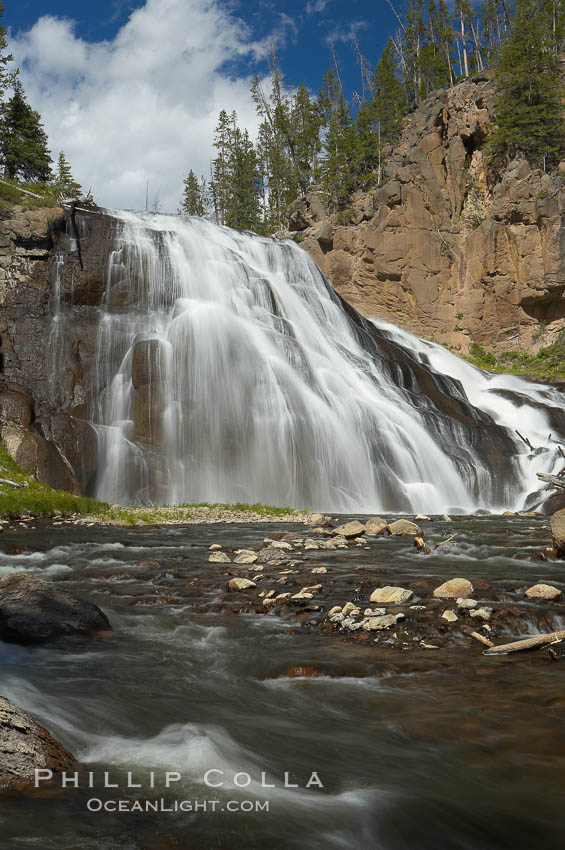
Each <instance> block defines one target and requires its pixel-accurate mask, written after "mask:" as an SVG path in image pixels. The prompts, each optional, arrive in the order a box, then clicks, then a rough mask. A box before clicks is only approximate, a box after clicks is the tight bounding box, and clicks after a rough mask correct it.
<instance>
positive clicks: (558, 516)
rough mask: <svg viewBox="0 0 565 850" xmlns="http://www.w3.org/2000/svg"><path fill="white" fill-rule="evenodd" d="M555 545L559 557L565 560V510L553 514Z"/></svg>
mask: <svg viewBox="0 0 565 850" xmlns="http://www.w3.org/2000/svg"><path fill="white" fill-rule="evenodd" d="M550 524H551V534H552V536H553V545H554V547H555V548H556V549H557V553H558V557H559V558H565V508H561V510H560V511H557V512H556V513H554V514H553V516H552V517H551V520H550Z"/></svg>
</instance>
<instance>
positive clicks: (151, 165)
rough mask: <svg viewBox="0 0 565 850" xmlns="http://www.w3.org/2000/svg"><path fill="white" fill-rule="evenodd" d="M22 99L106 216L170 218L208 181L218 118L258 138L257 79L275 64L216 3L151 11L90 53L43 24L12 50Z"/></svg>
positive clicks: (154, 1) (163, 4)
mask: <svg viewBox="0 0 565 850" xmlns="http://www.w3.org/2000/svg"><path fill="white" fill-rule="evenodd" d="M10 50H11V52H12V53H13V54H14V58H15V61H16V63H17V65H19V67H20V69H21V76H20V78H21V81H22V84H23V86H24V89H25V92H26V96H27V98H28V100H29V102H30V103H31V105H32V106H33V108H34V109H37V110H38V111H39V112H40V113H41V116H42V119H43V123H44V126H45V129H46V131H47V133H48V135H49V141H50V145H51V151H52V155H53V159H55V158H56V156H57V154H58V152H59V151H60V150H63V151H64V152H65V154H66V156H67V159H68V160H69V161H70V163H71V166H72V169H73V173H74V176H75V177H76V179H77V180H79V181H80V182H81V183H82V185H83V187H84V188H85V189H87V188H89V187H91V188H92V191H93V194H94V196H95V198H96V200H97V201H98V203H100V204H104V205H106V206H113V207H126V208H137V209H139V208H141V207H143V206H144V204H145V189H146V181H147V180H148V179H149V180H150V201H153V200H154V198H155V195H156V193H157V192H158V193H159V199H160V201H161V204H162V207H163V208H164V209H165V210H166V211H169V212H174V211H175V210H176V208H177V206H178V203H179V200H180V195H181V192H182V180H183V179H184V177H185V176H186V174H187V172H188V169H189V168H193V169H194V171H195V172H196V173H197V174H198V175H200V174H201V173H202V174H206V175H207V174H208V170H209V164H210V152H211V143H212V138H213V132H214V127H215V125H216V122H217V117H218V113H219V111H220V110H221V109H223V108H225V109H227V110H228V111H230V112H231V110H233V109H235V110H236V112H237V113H238V116H239V118H240V122H241V124H242V125H243V126H247V127H248V128H249V129H250V131H251V132H254V130H255V129H256V125H257V118H256V115H255V110H254V106H253V103H252V101H251V97H250V93H249V86H250V79H249V77H248V76H247V75H246V74H243V72H242V70H241V68H242V67H246V68H249V67H251V64H252V63H253V62H254V61H255V60H257V59H260V58H261V57H263V56H265V55H266V53H268V50H269V46H268V44H267V43H266V42H257V41H254V40H253V37H252V35H251V33H250V31H249V29H248V28H247V26H246V24H245V23H244V22H243V21H242V20H240V19H238V18H237V17H235V16H234V15H233V14H230V13H229V11H227V10H226V8H225V7H224V6H223V5H222V4H221V2H220V0H147V2H146V3H145V5H144V6H143V7H142V8H139V9H137V10H136V11H134V12H133V13H132V14H131V16H130V18H129V20H128V21H127V23H126V24H124V26H123V27H122V28H121V29H120V30H119V31H118V33H117V34H116V36H115V38H114V39H113V40H112V41H102V42H96V43H90V42H85V41H83V40H81V39H80V38H78V37H77V35H76V34H75V32H74V28H73V22H72V21H70V20H67V19H61V18H56V17H53V16H49V15H47V16H43V17H41V18H39V20H38V21H37V22H36V23H35V25H34V26H33V27H32V28H31V29H30V30H29V31H27V32H23V33H18V34H17V35H16V36H15V37H12V38H11V39H10Z"/></svg>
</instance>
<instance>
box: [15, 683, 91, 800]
mask: <svg viewBox="0 0 565 850" xmlns="http://www.w3.org/2000/svg"><path fill="white" fill-rule="evenodd" d="M76 764H77V762H76V759H75V757H74V756H73V755H71V753H70V752H69V751H68V750H66V749H65V748H64V747H63V745H62V744H60V743H59V742H58V741H57V740H56V739H55V738H54V737H53V736H52V735H51V733H50V732H48V731H47V729H44V728H43V726H40V725H39V723H37V721H36V720H34V719H33V717H32V716H31V715H30V714H28V713H27V712H26V711H23V710H22V709H21V708H18V706H16V705H14V704H13V703H12V702H10V701H9V700H8V699H6V697H3V696H0V791H4V792H5V791H21V790H24V789H26V788H28V787H31V786H33V783H34V779H35V773H34V771H35V769H36V768H37V769H39V770H51V771H53V774H57V773H61V772H63V771H70V770H73V769H75V768H76Z"/></svg>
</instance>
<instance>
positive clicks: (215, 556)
mask: <svg viewBox="0 0 565 850" xmlns="http://www.w3.org/2000/svg"><path fill="white" fill-rule="evenodd" d="M208 560H209V561H210V563H211V564H229V563H230V559H229V558H228V556H227V555H226V553H225V552H212V554H211V555H209V556H208Z"/></svg>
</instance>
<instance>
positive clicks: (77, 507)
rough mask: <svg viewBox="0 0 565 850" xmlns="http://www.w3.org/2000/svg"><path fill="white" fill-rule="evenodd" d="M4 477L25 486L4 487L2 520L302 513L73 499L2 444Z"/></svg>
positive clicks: (136, 521)
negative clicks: (124, 504) (125, 504)
mask: <svg viewBox="0 0 565 850" xmlns="http://www.w3.org/2000/svg"><path fill="white" fill-rule="evenodd" d="M0 478H6V479H8V480H10V481H14V482H15V483H16V484H23V485H24V486H23V487H12V486H11V485H10V484H0V518H2V519H21V518H23V517H28V516H32V517H39V518H53V517H63V518H67V517H76V518H78V519H84V520H87V521H88V520H92V521H93V522H109V523H113V524H122V525H150V524H154V523H165V522H169V523H174V522H230V521H231V522H236V521H241V522H244V521H246V520H248V521H256V522H259V521H261V520H263V521H265V520H277V519H279V520H286V521H288V520H290V519H294V520H295V521H300V519H301V518H302V513H301V512H299V511H293V509H292V508H278V507H272V506H269V505H259V504H255V505H247V504H243V503H241V502H238V503H237V504H234V505H228V504H220V503H218V504H208V503H205V502H202V503H200V504H194V505H189V504H186V505H174V506H167V505H165V506H163V507H143V508H129V507H121V506H116V505H109V504H107V503H106V502H99V501H97V500H96V499H89V498H87V497H86V496H73V494H72V493H67V492H65V491H64V490H53V489H51V487H48V486H47V485H46V484H40V482H39V481H36V480H35V478H33V476H32V475H30V474H29V473H27V472H25V471H24V470H23V469H21V468H20V467H19V466H18V465H17V463H15V462H14V461H13V460H12V458H11V457H10V455H9V454H8V453H7V452H6V451H5V449H4V448H3V447H2V446H1V445H0Z"/></svg>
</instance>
